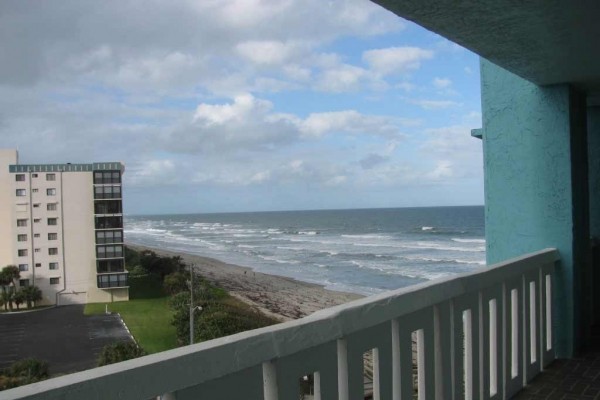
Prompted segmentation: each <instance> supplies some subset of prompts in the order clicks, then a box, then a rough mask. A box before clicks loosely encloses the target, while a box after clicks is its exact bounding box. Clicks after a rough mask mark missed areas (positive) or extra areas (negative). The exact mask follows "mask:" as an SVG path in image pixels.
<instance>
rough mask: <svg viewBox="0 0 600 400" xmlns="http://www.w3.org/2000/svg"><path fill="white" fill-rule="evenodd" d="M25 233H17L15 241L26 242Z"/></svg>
mask: <svg viewBox="0 0 600 400" xmlns="http://www.w3.org/2000/svg"><path fill="white" fill-rule="evenodd" d="M26 241H27V235H17V242H26Z"/></svg>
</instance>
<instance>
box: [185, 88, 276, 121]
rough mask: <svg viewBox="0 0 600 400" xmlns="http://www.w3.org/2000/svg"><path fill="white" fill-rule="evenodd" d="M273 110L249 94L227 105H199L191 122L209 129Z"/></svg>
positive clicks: (236, 98) (269, 104)
mask: <svg viewBox="0 0 600 400" xmlns="http://www.w3.org/2000/svg"><path fill="white" fill-rule="evenodd" d="M272 108H273V104H271V103H270V102H268V101H266V100H260V99H257V98H255V97H254V96H252V95H251V94H249V93H245V94H241V95H239V96H236V97H235V98H234V99H233V103H228V104H200V105H199V106H198V107H197V108H196V112H195V114H194V118H193V122H194V123H198V124H200V125H203V126H206V127H210V126H213V125H223V124H225V123H228V122H238V123H239V122H244V121H246V120H248V119H249V118H250V117H251V116H252V115H254V114H258V115H264V114H266V113H268V112H269V111H270V110H271V109H272Z"/></svg>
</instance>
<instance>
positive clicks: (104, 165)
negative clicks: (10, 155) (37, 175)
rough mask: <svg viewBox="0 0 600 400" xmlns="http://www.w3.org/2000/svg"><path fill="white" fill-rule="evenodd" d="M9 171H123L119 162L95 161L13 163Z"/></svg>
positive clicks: (123, 167) (122, 166)
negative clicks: (78, 162)
mask: <svg viewBox="0 0 600 400" xmlns="http://www.w3.org/2000/svg"><path fill="white" fill-rule="evenodd" d="M8 170H9V172H12V173H14V172H93V171H121V172H124V171H125V166H124V165H123V164H122V163H120V162H115V161H112V162H97V163H92V164H13V165H9V166H8Z"/></svg>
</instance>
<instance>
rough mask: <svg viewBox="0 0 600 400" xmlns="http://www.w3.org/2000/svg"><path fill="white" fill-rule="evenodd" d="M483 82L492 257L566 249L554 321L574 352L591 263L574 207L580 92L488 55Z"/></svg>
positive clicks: (561, 340) (560, 347) (562, 344)
mask: <svg viewBox="0 0 600 400" xmlns="http://www.w3.org/2000/svg"><path fill="white" fill-rule="evenodd" d="M481 83H482V113H483V132H484V133H483V146H484V158H485V161H484V168H485V210H486V221H485V222H486V238H487V262H488V264H492V263H496V262H499V261H502V260H506V259H509V258H511V257H515V256H518V255H520V254H525V253H528V252H532V251H535V250H539V249H543V248H546V247H556V248H557V249H558V250H559V251H560V254H561V258H562V261H561V263H560V265H559V267H558V270H557V275H556V277H557V279H556V280H555V291H554V304H555V313H556V317H555V319H554V321H555V322H557V321H559V323H558V325H556V326H555V332H556V346H557V351H558V355H559V356H568V355H571V354H572V353H573V351H574V343H575V339H577V337H578V335H579V334H580V332H579V329H578V323H579V321H578V319H579V317H578V310H577V307H576V306H577V304H576V303H577V300H576V299H575V295H574V293H576V290H577V282H576V281H577V279H578V272H577V271H578V269H579V268H580V267H581V266H580V265H579V264H578V263H580V262H585V261H582V259H581V257H582V256H581V255H580V254H579V253H581V249H580V248H578V247H576V246H575V245H574V243H576V242H577V240H576V239H582V240H581V242H583V243H586V238H585V237H583V236H584V235H585V234H586V233H585V230H584V229H582V227H580V226H578V222H577V221H578V219H577V215H576V214H577V212H575V211H574V210H575V207H576V205H577V204H578V203H579V202H580V200H581V199H580V198H579V196H580V195H578V194H577V193H575V192H574V187H575V186H576V183H577V182H576V180H577V179H575V180H574V179H573V174H574V173H577V172H581V171H579V169H577V167H574V166H573V163H572V161H573V155H574V154H575V152H573V151H572V150H573V148H572V137H571V133H572V131H573V130H575V129H574V127H573V125H574V124H573V122H574V120H577V117H578V116H577V115H576V114H577V109H576V108H574V107H573V100H574V99H573V97H574V96H575V95H574V94H573V91H572V90H571V89H570V88H569V86H568V85H554V86H549V87H540V86H537V85H535V84H533V83H530V82H528V81H526V80H524V79H522V78H520V77H518V76H516V75H514V74H512V73H510V72H508V71H506V70H504V69H502V68H500V67H498V66H496V65H495V64H493V63H491V62H489V61H486V60H483V59H482V61H481ZM583 115H585V113H583ZM583 133H585V129H584V130H583ZM574 194H575V196H574ZM583 195H584V196H585V197H587V193H585V194H583ZM586 201H587V199H586ZM586 216H587V213H586ZM580 219H581V218H579V220H580Z"/></svg>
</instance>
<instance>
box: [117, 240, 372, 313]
mask: <svg viewBox="0 0 600 400" xmlns="http://www.w3.org/2000/svg"><path fill="white" fill-rule="evenodd" d="M127 246H128V247H130V248H132V249H134V250H137V251H142V250H151V251H154V252H155V253H156V254H158V255H160V256H166V257H173V256H180V257H181V258H182V259H183V261H184V262H185V263H186V264H188V265H189V264H193V265H195V269H196V271H198V273H199V274H200V275H202V276H203V277H204V278H205V279H206V280H208V281H209V282H211V283H214V284H216V285H218V286H220V287H222V288H223V289H225V290H227V291H228V292H229V293H230V294H231V295H232V296H235V297H236V298H238V299H240V300H242V301H244V302H245V303H247V304H250V305H252V306H254V307H256V308H258V309H259V310H260V311H262V312H263V313H265V314H267V315H270V316H273V317H275V318H277V319H279V320H281V321H287V320H292V319H298V318H302V317H305V316H307V315H310V314H312V313H313V312H315V311H318V310H322V309H324V308H328V307H333V306H336V305H338V304H343V303H347V302H349V301H352V300H356V299H359V298H361V297H363V296H361V295H359V294H355V293H344V292H336V291H333V290H327V289H325V288H324V287H323V286H321V285H317V284H313V283H307V282H302V281H298V280H296V279H293V278H287V277H283V276H278V275H269V274H263V273H261V272H255V271H254V270H252V269H251V268H247V267H241V266H239V265H234V264H228V263H225V262H223V261H219V260H216V259H214V258H209V257H203V256H198V255H193V254H187V253H182V252H175V251H169V250H162V249H158V248H153V247H146V246H140V245H137V244H131V243H127Z"/></svg>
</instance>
